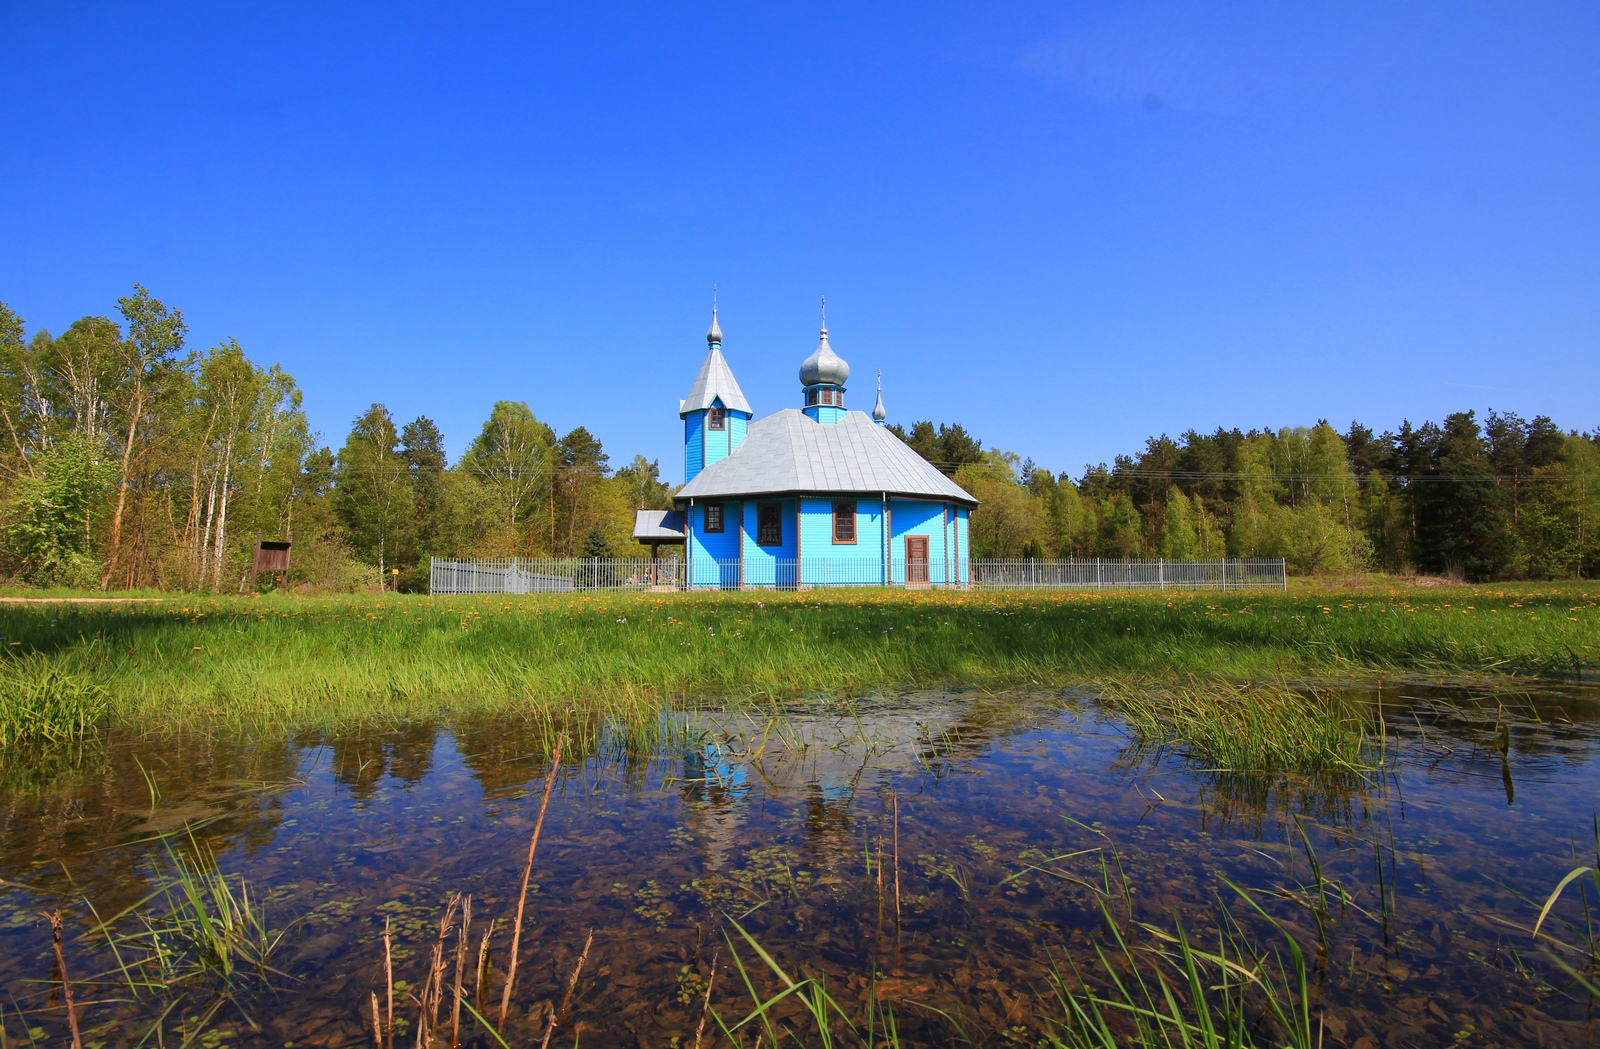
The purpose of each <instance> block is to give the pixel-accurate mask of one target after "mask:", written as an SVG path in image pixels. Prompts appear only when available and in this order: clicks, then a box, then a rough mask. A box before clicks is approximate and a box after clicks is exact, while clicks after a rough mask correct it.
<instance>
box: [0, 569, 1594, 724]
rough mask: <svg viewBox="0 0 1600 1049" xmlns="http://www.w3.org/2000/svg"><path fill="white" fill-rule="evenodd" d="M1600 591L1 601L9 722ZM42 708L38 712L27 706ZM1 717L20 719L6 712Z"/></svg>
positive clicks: (1411, 667)
mask: <svg viewBox="0 0 1600 1049" xmlns="http://www.w3.org/2000/svg"><path fill="white" fill-rule="evenodd" d="M1597 590H1600V588H1593V589H1591V588H1588V587H1585V586H1584V585H1583V584H1582V583H1578V584H1572V585H1548V584H1546V585H1528V586H1521V587H1512V586H1503V587H1450V588H1446V587H1439V588H1399V587H1396V588H1393V589H1382V588H1379V589H1374V588H1363V589H1329V590H1318V589H1314V588H1309V587H1304V586H1299V587H1296V588H1294V589H1291V590H1290V591H1289V592H1288V593H1278V592H1254V593H1242V594H1221V593H1215V592H1208V593H1199V594H1192V593H1191V594H1172V593H1169V594H1166V595H1160V594H1132V595H1123V596H1106V595H1098V594H1093V593H1087V594H1085V593H1066V592H1031V593H1029V592H1005V593H975V592H972V593H958V592H951V593H942V592H921V593H918V592H909V593H908V592H904V591H878V590H870V591H854V592H852V591H844V590H831V591H813V592H806V593H737V594H735V593H712V594H631V593H603V594H600V593H597V594H573V595H534V596H527V597H503V598H487V597H486V598H425V597H407V596H385V597H367V598H320V599H306V598H283V597H278V598H274V597H263V598H254V599H251V598H200V597H195V596H192V595H185V596H178V597H167V598H165V599H163V600H161V601H159V602H152V603H135V604H104V605H101V604H53V603H27V604H18V603H8V604H0V648H3V649H4V650H5V651H6V652H7V654H8V655H7V657H6V658H5V659H3V660H0V743H5V742H7V741H16V740H19V739H25V738H30V737H38V736H39V735H40V732H41V731H43V730H41V729H40V728H39V726H41V725H43V726H49V725H52V724H57V723H60V722H62V719H63V718H65V719H67V720H69V721H70V720H71V719H72V718H76V719H77V721H78V723H84V722H86V721H89V722H93V721H99V722H104V721H105V720H107V719H110V720H114V721H120V722H122V723H124V724H131V725H136V726H144V727H149V728H152V729H159V728H161V727H164V726H176V725H190V726H192V725H195V724H199V723H208V724H216V725H218V726H219V727H220V726H222V725H228V724H234V725H274V726H292V725H298V724H308V723H318V722H326V721H330V720H338V719H345V718H350V717H368V718H398V717H406V716H409V715H414V714H419V713H424V712H432V711H438V710H440V709H453V710H463V711H465V710H484V709H493V708H507V707H513V708H526V709H529V710H542V711H559V710H561V709H563V708H564V707H566V706H569V705H572V704H576V703H580V702H581V703H583V704H584V705H585V706H586V707H587V708H589V709H597V710H599V711H601V712H606V711H610V712H615V713H617V714H632V715H637V714H640V713H645V712H648V711H651V710H654V709H658V708H659V706H660V705H661V703H662V702H663V701H664V700H667V699H675V698H679V697H697V696H706V697H717V698H724V699H745V698H755V699H760V698H783V697H792V696H797V695H803V694H811V693H819V692H843V693H852V694H855V693H861V692H870V691H874V690H892V689H904V688H913V687H924V686H928V685H938V684H952V685H964V686H974V687H981V688H998V687H1005V686H1015V685H1025V686H1050V685H1064V684H1074V683H1095V682H1100V681H1107V680H1121V681H1129V680H1133V681H1155V682H1159V681H1177V680H1183V679H1188V678H1196V677H1200V678H1211V679H1219V678H1221V679H1230V680H1246V679H1248V680H1257V681H1265V680H1273V681H1302V680H1308V679H1320V680H1329V679H1338V678H1348V677H1356V676H1360V677H1370V676H1372V675H1373V674H1383V673H1393V672H1396V671H1404V672H1430V673H1444V674H1464V673H1465V674H1495V675H1500V674H1528V675H1537V674H1544V675H1572V674H1574V673H1582V672H1585V671H1586V670H1592V669H1593V668H1594V667H1595V666H1596V664H1597V662H1600V608H1597V607H1596V606H1597V602H1600V592H1596V591H1597ZM30 725H31V726H33V727H32V728H30V727H29V726H30ZM7 726H9V727H7Z"/></svg>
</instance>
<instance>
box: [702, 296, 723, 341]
mask: <svg viewBox="0 0 1600 1049" xmlns="http://www.w3.org/2000/svg"><path fill="white" fill-rule="evenodd" d="M706 342H707V343H708V344H710V345H712V346H721V345H722V329H721V328H719V327H717V308H716V307H715V306H713V307H711V327H710V328H709V329H708V330H707V331H706Z"/></svg>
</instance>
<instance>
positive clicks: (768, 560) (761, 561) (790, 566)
mask: <svg viewBox="0 0 1600 1049" xmlns="http://www.w3.org/2000/svg"><path fill="white" fill-rule="evenodd" d="M770 502H777V503H779V505H781V506H782V507H783V511H782V515H781V516H782V518H783V545H782V546H760V545H758V544H757V543H756V535H757V532H756V528H757V523H758V513H759V511H758V510H757V507H759V506H760V505H761V504H762V503H770ZM795 537H796V533H795V501H794V500H793V499H780V500H771V499H760V500H756V499H750V500H747V501H746V502H745V504H744V548H743V549H744V585H745V586H793V585H794V559H795Z"/></svg>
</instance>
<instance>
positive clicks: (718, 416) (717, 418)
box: [706, 405, 726, 430]
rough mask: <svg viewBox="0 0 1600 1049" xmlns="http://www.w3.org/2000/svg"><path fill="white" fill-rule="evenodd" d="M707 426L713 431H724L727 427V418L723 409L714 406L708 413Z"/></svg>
mask: <svg viewBox="0 0 1600 1049" xmlns="http://www.w3.org/2000/svg"><path fill="white" fill-rule="evenodd" d="M706 424H707V425H708V426H710V427H711V428H712V429H713V430H720V429H722V428H723V426H724V425H726V416H725V415H724V413H723V411H722V409H721V408H718V407H716V406H715V405H713V406H712V408H711V410H710V411H709V412H706Z"/></svg>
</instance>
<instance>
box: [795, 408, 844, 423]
mask: <svg viewBox="0 0 1600 1049" xmlns="http://www.w3.org/2000/svg"><path fill="white" fill-rule="evenodd" d="M800 410H801V411H802V412H803V413H804V414H806V415H809V416H810V417H811V418H813V419H815V420H816V421H817V422H819V423H836V422H838V421H839V420H840V419H843V418H844V417H845V416H846V415H848V414H849V409H847V408H840V407H837V406H836V405H831V404H812V405H808V406H807V407H805V408H802V409H800Z"/></svg>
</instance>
